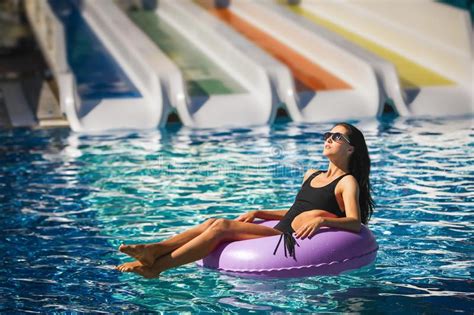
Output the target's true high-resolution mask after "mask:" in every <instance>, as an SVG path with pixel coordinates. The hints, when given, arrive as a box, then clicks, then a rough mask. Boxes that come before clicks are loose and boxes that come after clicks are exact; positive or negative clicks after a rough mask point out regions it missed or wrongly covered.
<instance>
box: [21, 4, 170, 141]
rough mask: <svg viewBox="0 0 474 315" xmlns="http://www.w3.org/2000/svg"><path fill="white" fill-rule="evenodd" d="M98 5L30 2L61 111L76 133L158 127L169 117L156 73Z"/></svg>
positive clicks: (29, 11) (30, 13) (28, 8)
mask: <svg viewBox="0 0 474 315" xmlns="http://www.w3.org/2000/svg"><path fill="white" fill-rule="evenodd" d="M97 2H101V1H89V0H83V1H75V0H49V1H46V0H29V1H26V11H27V16H28V18H29V21H30V24H31V25H32V28H33V30H34V32H35V35H36V37H37V39H38V42H39V44H40V47H41V49H42V51H43V54H44V55H45V58H46V60H47V62H48V64H49V66H50V68H51V69H52V72H53V74H54V76H55V78H56V81H57V83H58V87H59V95H60V104H61V109H62V111H63V112H64V113H65V115H66V117H67V119H68V121H69V124H70V126H71V129H72V130H74V131H85V132H89V131H91V132H94V131H103V130H113V129H143V128H156V127H157V126H160V125H162V124H163V123H164V122H165V121H166V117H167V109H166V106H164V103H163V100H162V93H161V90H160V84H159V83H158V76H157V73H155V72H154V70H153V69H154V67H153V65H150V63H149V62H148V59H147V58H144V57H143V53H140V52H137V50H135V49H133V44H134V41H133V38H132V39H129V38H125V37H124V36H123V32H122V31H123V30H121V29H120V27H119V26H118V25H120V23H121V22H123V20H118V21H117V20H113V19H114V18H115V17H116V15H115V14H114V12H104V11H103V10H101V9H100V7H99V6H98V5H97ZM104 2H105V1H104ZM124 20H125V21H126V20H127V19H126V18H125V19H124Z"/></svg>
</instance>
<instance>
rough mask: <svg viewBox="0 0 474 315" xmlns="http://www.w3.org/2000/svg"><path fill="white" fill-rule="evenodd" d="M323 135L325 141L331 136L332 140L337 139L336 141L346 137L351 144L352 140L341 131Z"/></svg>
mask: <svg viewBox="0 0 474 315" xmlns="http://www.w3.org/2000/svg"><path fill="white" fill-rule="evenodd" d="M323 137H324V141H326V140H327V139H329V138H331V139H332V141H336V142H337V141H340V140H341V139H344V140H345V141H346V142H347V143H349V144H351V141H350V140H349V138H347V136H346V135H344V134H342V133H340V132H326V133H324V135H323Z"/></svg>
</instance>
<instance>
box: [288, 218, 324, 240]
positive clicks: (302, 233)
mask: <svg viewBox="0 0 474 315" xmlns="http://www.w3.org/2000/svg"><path fill="white" fill-rule="evenodd" d="M323 221H324V219H323V218H322V217H316V218H314V219H311V220H308V222H306V223H304V224H303V225H302V226H301V227H300V228H299V229H298V230H297V231H295V234H296V238H301V239H302V240H304V239H305V238H307V237H308V238H311V237H312V236H313V235H314V233H316V231H317V230H318V229H319V228H320V227H321V226H322V224H323Z"/></svg>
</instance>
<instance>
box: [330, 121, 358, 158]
mask: <svg viewBox="0 0 474 315" xmlns="http://www.w3.org/2000/svg"><path fill="white" fill-rule="evenodd" d="M330 133H331V135H330V136H329V137H328V138H327V139H326V140H325V141H324V150H323V155H324V156H326V157H330V156H340V155H342V156H347V157H349V156H350V154H351V153H352V151H353V147H352V146H351V145H350V144H349V142H348V141H349V136H348V135H347V134H348V132H347V129H346V128H345V127H344V126H335V127H334V128H332V129H331V131H330ZM335 133H336V136H334V135H333V134H335ZM337 133H340V134H342V135H343V136H341V137H337ZM335 138H336V139H335ZM337 138H339V139H337Z"/></svg>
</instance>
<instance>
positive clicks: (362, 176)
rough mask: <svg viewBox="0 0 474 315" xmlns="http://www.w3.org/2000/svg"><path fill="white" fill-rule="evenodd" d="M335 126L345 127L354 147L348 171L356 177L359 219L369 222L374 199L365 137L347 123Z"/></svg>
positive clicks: (365, 222)
mask: <svg viewBox="0 0 474 315" xmlns="http://www.w3.org/2000/svg"><path fill="white" fill-rule="evenodd" d="M336 126H342V127H344V128H346V130H347V133H348V134H347V135H348V137H349V140H350V142H351V145H352V146H353V147H354V152H353V153H352V155H351V157H350V160H349V172H350V173H351V174H352V175H353V176H354V177H355V178H356V180H357V182H358V183H359V207H360V215H361V221H362V223H364V224H367V222H369V219H370V217H371V216H372V213H373V212H374V207H375V204H374V200H373V199H372V196H371V195H370V192H371V190H372V188H371V187H370V179H369V175H370V157H369V151H368V149H367V144H366V143H365V138H364V135H363V134H362V132H361V131H360V130H359V129H357V128H356V127H354V126H353V125H351V124H348V123H343V122H342V123H338V124H336Z"/></svg>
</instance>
